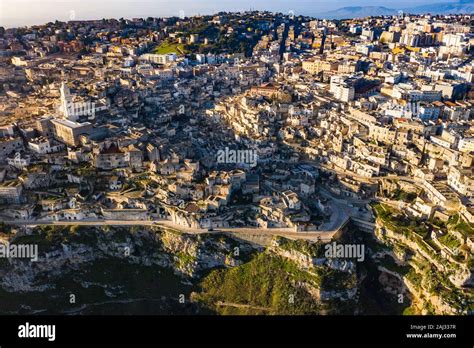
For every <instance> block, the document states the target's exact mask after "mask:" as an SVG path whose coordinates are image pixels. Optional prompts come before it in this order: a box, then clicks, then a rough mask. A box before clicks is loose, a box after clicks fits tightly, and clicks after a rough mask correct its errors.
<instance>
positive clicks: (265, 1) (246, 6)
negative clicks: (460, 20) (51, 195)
mask: <svg viewBox="0 0 474 348" xmlns="http://www.w3.org/2000/svg"><path fill="white" fill-rule="evenodd" d="M39 2H40V1H37V0H0V26H3V27H6V28H11V27H19V26H30V25H38V24H44V23H47V22H50V21H55V20H60V21H69V20H87V19H101V18H121V17H123V18H134V17H150V16H151V17H170V16H178V15H179V14H180V13H184V15H185V16H193V15H197V14H213V13H216V12H219V11H246V10H250V9H252V10H268V11H272V12H282V13H288V12H289V11H293V12H294V13H295V14H296V15H308V16H314V15H317V14H318V13H324V12H326V11H331V10H335V9H338V8H340V7H346V6H384V7H388V8H394V9H400V8H409V7H414V6H418V5H426V4H430V3H440V2H458V1H455V0H446V1H443V0H436V1H429V0H400V1H397V2H396V3H394V2H393V1H390V0H357V1H353V0H334V1H331V2H329V3H328V1H327V0H293V1H291V2H289V1H287V0H261V1H256V0H237V1H231V0H202V1H199V0H194V1H193V0H174V1H170V0H155V1H152V0H138V1H134V0H95V1H93V0H41V3H39ZM181 11H184V12H181Z"/></svg>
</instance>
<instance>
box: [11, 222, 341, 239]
mask: <svg viewBox="0 0 474 348" xmlns="http://www.w3.org/2000/svg"><path fill="white" fill-rule="evenodd" d="M3 222H4V223H6V224H8V225H23V226H38V225H54V226H74V225H76V226H162V227H169V228H173V229H176V230H179V231H181V232H184V233H193V234H201V233H230V234H251V235H268V236H282V237H287V238H291V239H306V240H314V241H315V240H318V239H321V241H323V242H329V241H331V239H332V237H333V236H334V235H335V234H336V232H337V231H314V232H313V231H312V232H305V231H302V232H295V231H294V229H292V228H269V229H265V228H257V227H255V228H253V227H243V228H238V227H235V228H216V229H214V231H208V230H207V229H202V228H201V229H199V228H188V227H183V226H180V225H176V224H174V223H173V222H172V221H169V220H155V221H146V220H145V221H142V220H139V221H136V220H127V221H122V220H79V221H51V220H47V221H45V220H26V221H25V220H10V221H5V220H4V221H3Z"/></svg>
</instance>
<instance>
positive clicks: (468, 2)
mask: <svg viewBox="0 0 474 348" xmlns="http://www.w3.org/2000/svg"><path fill="white" fill-rule="evenodd" d="M400 11H403V12H406V13H412V14H423V13H431V14H452V13H458V14H474V0H460V1H458V2H441V3H434V4H430V5H422V6H416V7H411V8H399V9H394V8H387V7H384V6H348V7H342V8H339V9H337V10H333V11H328V12H324V13H320V14H318V15H317V17H322V18H328V19H343V18H359V17H368V16H390V15H392V16H393V15H397V14H399V13H400Z"/></svg>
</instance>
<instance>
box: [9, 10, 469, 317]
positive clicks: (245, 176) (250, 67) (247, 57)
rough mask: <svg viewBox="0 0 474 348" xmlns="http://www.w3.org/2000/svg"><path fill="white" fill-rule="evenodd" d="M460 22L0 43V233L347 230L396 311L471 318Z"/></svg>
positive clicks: (128, 24)
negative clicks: (400, 304) (74, 227)
mask: <svg viewBox="0 0 474 348" xmlns="http://www.w3.org/2000/svg"><path fill="white" fill-rule="evenodd" d="M472 20H473V18H472V15H445V16H441V15H438V16H431V15H417V16H415V15H409V14H404V13H400V14H399V15H395V16H380V17H367V18H361V19H350V20H319V19H314V18H310V17H304V16H295V15H293V14H291V13H290V14H289V15H285V14H275V13H270V12H243V13H224V12H222V13H218V14H216V15H213V16H195V17H190V18H187V17H184V16H183V17H181V18H178V17H174V18H151V17H149V18H136V19H118V20H115V19H102V20H89V21H69V22H67V23H66V22H58V21H56V22H54V23H47V24H45V25H40V26H33V27H24V28H15V29H4V28H1V30H0V204H1V206H0V207H1V208H0V220H1V221H3V223H4V224H6V225H9V226H13V227H11V228H13V229H15V230H17V231H18V233H24V231H23V232H22V229H25V228H26V227H25V226H29V225H41V224H53V223H58V224H61V223H77V224H81V223H91V224H94V223H97V224H100V223H104V222H107V221H114V222H115V223H116V224H121V223H123V224H131V223H141V224H142V225H150V226H155V225H158V226H167V227H170V228H173V229H176V230H181V231H187V232H203V233H204V232H214V231H219V230H220V231H228V232H236V233H238V232H239V231H260V232H261V233H262V234H265V233H266V234H271V235H273V234H275V235H280V236H286V237H291V238H292V239H299V238H301V239H306V240H312V241H317V242H325V243H327V242H329V241H331V240H337V238H339V236H340V235H341V234H344V231H347V229H348V228H350V229H357V231H358V232H357V233H358V235H359V236H356V237H355V238H356V239H357V238H361V239H362V240H363V242H364V244H365V245H366V248H367V249H369V250H368V252H369V253H370V255H371V256H372V257H373V259H374V260H376V267H377V268H378V269H379V271H380V272H381V276H380V277H379V281H380V283H381V284H382V285H383V287H384V288H385V290H386V291H387V292H388V293H393V294H394V296H395V295H398V294H400V293H402V294H406V295H408V296H409V297H410V298H411V299H412V303H413V305H412V306H411V309H410V310H412V311H413V312H415V313H423V314H427V313H429V314H439V313H442V314H468V313H472V308H473V307H472V306H473V302H472V300H473V294H472V286H473V285H474V277H473V275H472V271H473V267H474V263H473V257H472V255H473V251H474V108H473V104H474V88H473V82H474V79H473V77H474V62H473V60H472V53H473V49H474V36H473V35H472ZM361 236H362V237H361ZM352 262H355V261H352ZM337 268H338V269H341V270H342V271H347V272H351V270H352V271H353V264H349V265H348V266H347V267H346V266H344V267H342V266H341V267H340V266H337ZM353 296H355V295H354V294H352V293H351V299H352V298H353Z"/></svg>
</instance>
